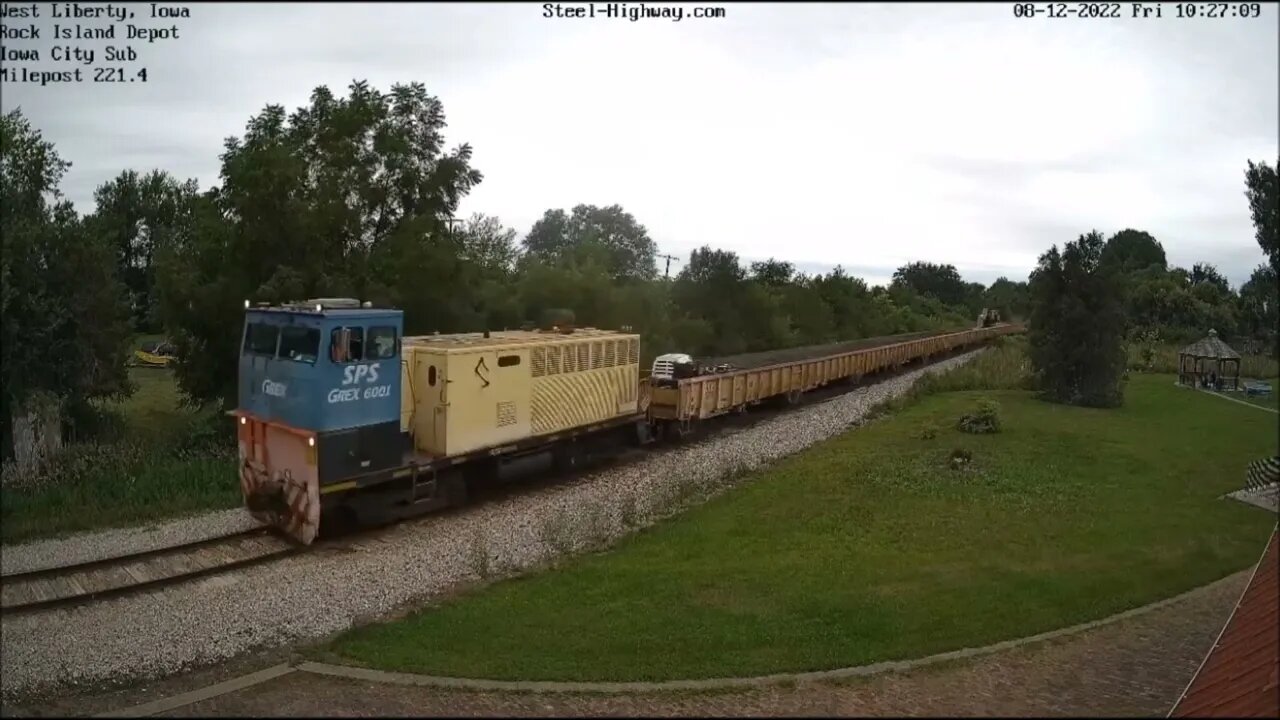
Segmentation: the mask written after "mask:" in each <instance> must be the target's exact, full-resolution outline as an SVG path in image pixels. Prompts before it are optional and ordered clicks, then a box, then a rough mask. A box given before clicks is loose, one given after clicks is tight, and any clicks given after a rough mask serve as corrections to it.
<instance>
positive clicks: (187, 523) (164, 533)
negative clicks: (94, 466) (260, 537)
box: [0, 507, 261, 575]
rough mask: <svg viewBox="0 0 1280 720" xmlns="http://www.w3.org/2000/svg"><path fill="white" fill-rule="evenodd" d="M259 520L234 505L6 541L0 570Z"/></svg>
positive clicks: (81, 559) (130, 549)
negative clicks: (25, 540)
mask: <svg viewBox="0 0 1280 720" xmlns="http://www.w3.org/2000/svg"><path fill="white" fill-rule="evenodd" d="M260 524H261V523H259V522H257V521H256V520H254V519H253V518H252V517H250V515H249V513H247V512H245V511H244V509H243V508H238V507H237V508H231V509H229V510H216V511H214V512H209V513H201V514H199V515H190V516H188V517H184V518H175V519H173V520H165V521H164V522H161V523H157V524H155V525H147V526H143V527H131V528H121V529H116V530H102V531H96V532H87V533H79V534H76V535H71V536H68V537H65V538H53V539H49V540H36V541H34V542H29V543H23V544H21V545H6V546H5V547H4V550H3V552H0V573H3V574H5V575H9V574H11V573H22V572H30V571H32V570H44V569H45V568H52V567H62V566H65V565H74V564H76V563H85V562H93V561H94V560H104V559H106V558H109V557H116V556H119V555H131V554H133V553H139V552H146V551H147V550H158V549H161V548H167V547H173V546H175V545H182V544H184V543H189V542H197V541H199V540H208V539H209V538H215V537H219V536H221V535H229V534H231V533H235V532H240V531H241V530H248V529H250V528H254V527H258V526H259V525H260Z"/></svg>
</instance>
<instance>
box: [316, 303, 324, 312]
mask: <svg viewBox="0 0 1280 720" xmlns="http://www.w3.org/2000/svg"><path fill="white" fill-rule="evenodd" d="M323 309H324V306H323V305H321V304H320V303H316V312H320V311H321V310H323Z"/></svg>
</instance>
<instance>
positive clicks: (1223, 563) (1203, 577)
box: [314, 375, 1277, 681]
mask: <svg viewBox="0 0 1280 720" xmlns="http://www.w3.org/2000/svg"><path fill="white" fill-rule="evenodd" d="M979 397H993V398H995V399H997V400H998V401H999V402H1000V403H1001V406H1002V414H1003V420H1004V428H1005V429H1004V431H1003V432H1002V433H1000V434H997V435H966V434H962V433H960V432H958V431H956V430H954V429H952V428H954V426H955V421H956V419H957V418H958V417H959V416H960V415H961V414H962V413H963V412H966V411H968V410H969V409H971V408H972V407H973V406H974V405H975V402H976V399H977V398H979ZM930 423H939V424H941V425H942V426H943V427H944V428H946V429H944V430H942V431H941V432H940V433H939V434H938V435H937V436H936V437H935V438H933V439H929V440H925V439H920V429H921V428H922V427H925V426H927V425H928V424H930ZM1276 437H1277V419H1276V417H1275V416H1271V415H1268V414H1266V413H1260V412H1257V411H1255V410H1251V409H1249V408H1246V407H1242V406H1240V405H1237V404H1235V403H1226V402H1222V401H1220V400H1217V399H1215V398H1210V397H1206V396H1205V395H1203V394H1201V393H1193V392H1187V391H1186V390H1183V389H1180V388H1177V387H1175V386H1174V384H1173V378H1172V376H1168V375H1146V376H1144V375H1135V376H1133V377H1132V379H1131V381H1130V383H1129V387H1128V392H1127V403H1126V405H1125V406H1124V407H1123V408H1121V409H1118V410H1091V409H1082V408H1071V407H1063V406H1055V405H1050V404H1046V403H1042V402H1039V401H1036V400H1034V399H1032V397H1031V396H1030V394H1029V393H1026V392H1021V391H1015V390H1005V391H998V392H991V393H975V392H955V393H945V394H939V395H933V396H930V397H926V398H924V399H922V400H921V401H920V402H918V403H916V404H914V405H912V406H910V407H908V408H907V409H905V410H904V411H902V412H900V413H899V414H897V415H894V416H891V417H889V418H887V419H885V420H883V421H880V422H877V423H873V424H871V425H868V426H866V427H863V428H861V429H858V430H856V431H853V432H850V433H848V434H845V435H843V436H841V437H838V438H835V439H833V440H831V441H828V442H826V443H823V444H821V445H819V446H817V447H815V448H812V449H810V450H809V451H806V452H804V453H801V454H799V455H797V456H793V457H791V458H788V459H786V460H784V461H782V462H780V463H779V464H777V465H776V466H774V467H772V468H770V469H768V470H766V471H763V472H762V473H759V474H758V475H757V476H756V477H755V478H754V479H753V481H752V482H750V483H748V484H746V485H744V486H743V487H740V488H738V489H736V490H733V491H731V492H730V493H728V494H726V495H724V496H721V497H719V498H717V499H714V500H712V501H711V502H709V503H707V504H705V505H703V506H701V507H698V508H695V509H693V510H691V511H689V512H687V513H685V514H683V515H681V516H680V517H678V518H676V519H674V520H672V521H670V522H667V523H664V524H662V525H660V526H657V527H655V528H651V529H650V530H648V531H645V532H642V533H640V534H638V535H636V536H634V537H632V538H630V539H628V540H626V541H624V542H623V543H621V544H620V545H619V546H617V547H616V548H615V549H614V550H612V551H610V552H608V553H605V554H600V555H592V556H586V557H582V558H578V559H576V560H574V561H571V562H570V563H569V564H567V565H566V566H564V567H562V568H560V569H556V570H551V571H548V572H545V573H542V574H539V575H534V576H530V577H527V578H522V579H515V580H509V581H503V582H499V583H497V584H495V585H492V586H490V587H488V588H485V589H482V590H479V591H477V592H476V593H473V594H471V595H469V596H463V597H460V598H458V599H455V600H453V601H450V602H448V603H446V604H445V605H443V606H442V607H440V608H434V609H429V610H425V611H422V612H419V613H417V614H416V615H413V616H411V617H409V618H407V619H404V620H400V621H396V622H392V623H387V624H379V625H372V626H366V627H363V628H357V629H355V630H353V631H350V632H348V633H345V634H344V635H342V636H341V637H339V638H338V639H336V640H335V641H334V642H333V643H331V644H328V645H325V646H323V647H321V648H317V649H315V650H314V652H315V653H316V654H317V655H318V656H324V657H330V658H334V659H339V660H341V661H345V662H350V663H353V664H360V665H366V666H371V667H379V668H385V669H393V670H402V671H411V672H424V673H432V674H439V675H450V676H469V677H486V678H499V679H510V680H515V679H527V680H615V681H626V680H662V679H677V678H702V677H723V676H745V675H759V674H767V673H775V672H793V671H808V670H820V669H828V668H835V667H842V666H851V665H861V664H865V663H871V662H876V661H883V660H891V659H905V658H914V657H921V656H926V655H929V654H933V653H938V652H945V651H948V650H954V649H958V648H962V647H976V646H982V645H986V644H990V643H993V642H997V641H1000V640H1004V639H1010V638H1017V637H1022V636H1026V635H1031V634H1034V633H1038V632H1043V631H1048V630H1051V629H1055V628H1060V627H1064V626H1068V625H1071V624H1075V623H1079V622H1083V621H1087V620H1091V619H1096V618H1102V617H1105V616H1107V615H1111V614H1113V613H1116V612H1119V611H1122V610H1125V609H1127V608H1132V607H1135V606H1139V605H1143V604H1146V603H1149V602H1152V601H1155V600H1158V599H1161V598H1165V597H1169V596H1171V595H1174V594H1177V593H1179V592H1183V591H1186V590H1188V589H1191V588H1194V587H1197V586H1199V585H1203V584H1205V583H1207V582H1210V581H1213V580H1216V579H1218V578H1221V577H1223V576H1225V575H1228V574H1230V573H1232V572H1235V571H1238V570H1241V569H1244V568H1247V567H1248V566H1250V565H1251V564H1252V563H1253V562H1255V561H1256V560H1257V559H1258V555H1259V553H1260V552H1261V550H1262V543H1263V542H1264V541H1265V540H1266V538H1267V535H1268V533H1269V531H1270V529H1271V528H1272V527H1273V525H1274V524H1275V516H1274V515H1271V514H1269V513H1267V512H1265V511H1263V510H1260V509H1258V508H1254V507H1251V506H1247V505H1244V504H1240V503H1235V502H1231V501H1224V500H1219V499H1217V498H1218V496H1220V495H1221V494H1223V493H1225V492H1228V491H1231V490H1234V489H1237V488H1239V487H1242V486H1243V484H1244V468H1245V465H1246V464H1247V463H1249V462H1250V461H1252V460H1255V459H1257V458H1260V457H1263V456H1266V455H1271V454H1274V453H1275V452H1276V442H1277V441H1276ZM953 448H965V449H968V450H970V451H971V452H972V453H973V458H974V459H973V468H972V469H971V470H967V471H961V472H956V471H952V470H950V469H948V468H947V467H946V458H947V457H948V455H949V454H950V451H951V450H952V449H953Z"/></svg>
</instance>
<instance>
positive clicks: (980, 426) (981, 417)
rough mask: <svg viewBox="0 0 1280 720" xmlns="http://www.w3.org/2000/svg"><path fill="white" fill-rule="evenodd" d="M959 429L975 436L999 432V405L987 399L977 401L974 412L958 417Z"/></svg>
mask: <svg viewBox="0 0 1280 720" xmlns="http://www.w3.org/2000/svg"><path fill="white" fill-rule="evenodd" d="M959 428H960V431H961V432H967V433H974V434H977V435H984V434H988V433H998V432H1000V405H999V404H998V403H996V401H994V400H990V399H987V398H983V399H982V400H979V401H978V409H977V410H976V411H974V412H971V413H965V414H964V415H962V416H961V417H960V422H959Z"/></svg>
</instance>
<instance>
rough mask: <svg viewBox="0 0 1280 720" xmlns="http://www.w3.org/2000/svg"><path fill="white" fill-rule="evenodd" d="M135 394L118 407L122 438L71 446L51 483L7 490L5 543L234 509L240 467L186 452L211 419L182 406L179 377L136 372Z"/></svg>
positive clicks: (3, 495) (2, 510)
mask: <svg viewBox="0 0 1280 720" xmlns="http://www.w3.org/2000/svg"><path fill="white" fill-rule="evenodd" d="M129 374H130V378H131V379H132V380H133V382H134V384H135V385H136V386H137V389H136V391H135V392H134V394H133V395H132V396H131V397H129V398H127V399H125V400H124V401H122V402H120V403H119V404H117V405H114V406H113V407H114V409H117V410H119V411H120V414H121V417H122V419H123V427H122V428H121V429H120V430H119V435H121V436H122V437H119V438H114V439H112V440H110V441H108V442H95V443H80V444H74V445H71V446H68V447H67V448H66V449H65V450H64V451H63V454H62V456H60V457H59V459H58V462H57V464H56V466H55V469H54V470H52V471H50V479H49V480H48V481H47V482H43V483H41V484H39V485H37V486H33V487H20V488H10V487H6V488H4V489H3V490H0V517H2V518H3V522H0V541H3V542H4V543H14V542H21V541H25V540H32V539H36V538H41V537H50V536H58V535H64V534H67V533H72V532H80V531H85V530H93V529H98V528H107V527H122V526H127V525H133V524H140V523H146V522H153V521H155V520H161V519H166V518H171V517H175V516H180V515H184V514H188V513H193V512H199V511H203V510H212V509H220V508H229V507H235V506H236V505H237V504H238V503H239V502H240V482H239V479H238V478H237V476H236V470H235V467H236V466H235V461H234V459H232V458H231V457H230V456H227V457H217V456H212V455H210V454H209V453H208V452H191V451H189V450H186V449H184V448H183V445H182V443H183V441H184V439H186V438H188V437H189V435H190V433H191V431H192V428H193V427H195V426H196V424H197V423H199V422H200V421H201V420H206V421H212V422H215V423H216V422H218V421H219V420H221V421H223V422H226V423H227V424H228V426H230V423H231V420H230V419H229V418H209V417H208V416H207V415H208V411H204V413H203V414H202V413H197V412H195V411H192V410H190V409H187V408H182V407H180V406H179V403H178V401H179V395H178V390H177V386H176V384H175V383H174V379H173V373H172V372H171V371H169V370H163V369H157V368H145V367H134V368H130V369H129Z"/></svg>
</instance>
